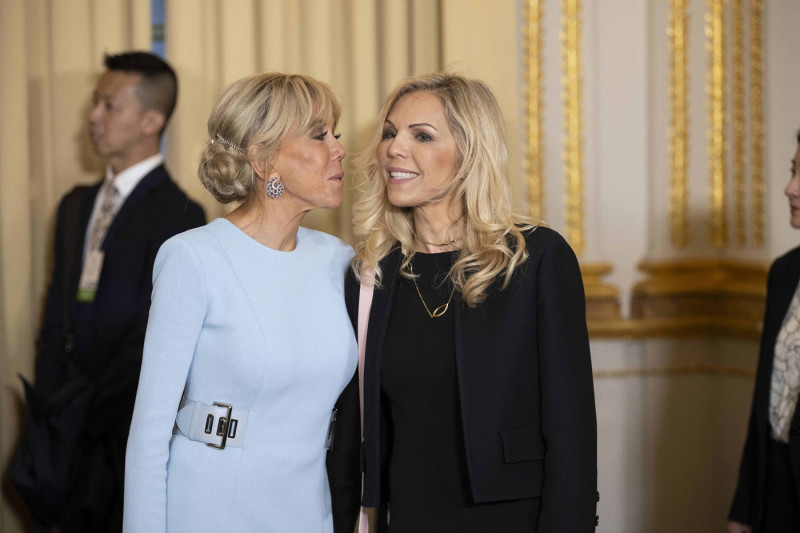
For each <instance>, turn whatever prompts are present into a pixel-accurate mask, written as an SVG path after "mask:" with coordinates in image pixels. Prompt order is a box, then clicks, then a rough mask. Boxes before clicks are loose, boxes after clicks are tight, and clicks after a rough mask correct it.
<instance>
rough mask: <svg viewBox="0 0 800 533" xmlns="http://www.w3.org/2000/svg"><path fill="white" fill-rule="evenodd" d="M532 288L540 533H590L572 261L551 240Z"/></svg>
mask: <svg viewBox="0 0 800 533" xmlns="http://www.w3.org/2000/svg"><path fill="white" fill-rule="evenodd" d="M536 284H537V295H538V297H537V313H536V325H537V344H538V353H539V372H540V378H539V379H540V390H541V425H542V434H543V436H544V439H545V446H546V451H545V460H544V484H543V487H542V495H541V498H542V500H541V510H540V514H539V527H538V529H537V531H540V532H542V533H557V532H563V531H570V532H573V533H577V532H589V531H594V528H595V522H596V514H595V511H596V506H597V499H598V494H597V419H596V415H595V405H594V386H593V381H592V366H591V358H590V354H589V335H588V332H587V328H586V302H585V297H584V292H583V282H582V280H581V273H580V268H579V267H578V261H577V258H576V257H575V254H574V253H573V251H572V249H571V248H570V247H569V245H568V244H567V243H566V241H564V239H563V238H562V237H561V236H559V235H556V236H555V238H553V239H551V240H550V241H549V242H548V243H547V245H546V249H545V250H544V251H543V254H542V257H541V260H540V264H539V270H538V276H537V279H536Z"/></svg>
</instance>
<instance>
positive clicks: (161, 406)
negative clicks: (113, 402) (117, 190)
mask: <svg viewBox="0 0 800 533" xmlns="http://www.w3.org/2000/svg"><path fill="white" fill-rule="evenodd" d="M206 309H207V290H206V280H205V275H204V272H203V268H202V264H201V262H200V260H199V257H198V256H197V254H196V252H195V251H194V249H193V248H192V247H191V246H190V245H189V244H188V243H185V242H183V241H181V240H176V239H172V240H169V241H167V242H166V243H164V246H162V248H161V250H160V251H159V252H158V256H157V257H156V261H155V266H154V268H153V298H152V304H151V306H150V317H149V320H148V325H147V334H146V337H145V344H144V355H143V359H142V370H141V375H140V378H139V386H138V391H137V393H136V405H135V407H134V411H133V419H132V423H131V429H130V434H129V437H128V448H127V455H126V460H125V509H124V519H123V530H124V531H125V533H139V532H141V533H158V532H165V531H166V528H167V460H168V458H169V443H170V439H171V437H172V428H173V426H174V423H175V415H176V413H177V410H178V405H179V403H180V399H181V395H182V394H183V390H184V387H185V384H186V378H187V376H188V373H189V368H190V366H191V363H192V358H193V356H194V350H195V346H196V344H197V341H198V338H199V337H200V332H201V330H202V327H203V321H204V318H205V314H206Z"/></svg>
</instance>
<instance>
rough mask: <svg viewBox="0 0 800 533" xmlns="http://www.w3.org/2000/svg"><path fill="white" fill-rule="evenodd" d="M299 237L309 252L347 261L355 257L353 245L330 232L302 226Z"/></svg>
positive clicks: (298, 232)
mask: <svg viewBox="0 0 800 533" xmlns="http://www.w3.org/2000/svg"><path fill="white" fill-rule="evenodd" d="M297 238H298V240H299V241H301V242H302V243H303V247H304V249H306V250H309V253H313V254H315V255H316V254H326V255H328V256H329V257H332V258H335V259H336V260H340V261H343V262H345V263H348V262H350V259H352V257H353V253H354V252H353V247H352V246H350V245H349V244H347V243H346V242H344V241H343V240H341V239H340V238H338V237H336V236H334V235H331V234H330V233H325V232H324V231H319V230H315V229H310V228H305V227H303V226H300V228H298V230H297Z"/></svg>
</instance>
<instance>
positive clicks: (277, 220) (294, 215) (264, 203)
mask: <svg viewBox="0 0 800 533" xmlns="http://www.w3.org/2000/svg"><path fill="white" fill-rule="evenodd" d="M287 207H288V206H286V205H281V202H280V200H273V199H271V198H270V199H267V198H266V197H265V198H255V199H252V200H249V201H246V202H245V203H243V204H242V205H240V206H239V207H237V208H236V209H234V210H233V211H231V212H230V213H229V214H228V215H227V216H226V217H225V218H227V219H228V220H229V221H230V222H231V223H232V224H234V225H235V226H236V227H238V228H239V229H240V230H242V231H243V232H245V233H246V234H247V235H249V236H250V237H252V238H253V239H254V240H256V241H258V242H259V243H261V244H263V245H264V246H266V247H268V248H272V249H273V250H280V251H282V252H290V251H292V250H294V249H295V247H296V246H297V230H298V228H299V227H300V222H302V220H303V217H304V216H305V214H306V211H302V212H299V213H298V212H296V211H291V210H288V209H286V208H287Z"/></svg>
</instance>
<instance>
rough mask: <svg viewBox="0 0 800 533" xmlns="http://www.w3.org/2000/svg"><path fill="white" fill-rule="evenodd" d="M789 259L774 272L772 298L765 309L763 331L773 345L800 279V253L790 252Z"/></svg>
mask: <svg viewBox="0 0 800 533" xmlns="http://www.w3.org/2000/svg"><path fill="white" fill-rule="evenodd" d="M787 259H789V261H787V262H786V264H785V265H782V269H781V271H780V272H776V275H778V276H779V277H778V278H777V279H776V280H775V287H773V288H772V289H773V290H772V294H770V295H769V296H770V297H771V298H772V300H773V301H772V303H771V305H770V308H769V309H767V310H766V312H767V313H768V319H767V320H766V328H768V331H767V330H766V328H765V331H764V333H765V334H766V335H767V340H770V339H771V342H772V344H773V347H774V342H775V340H776V339H777V338H778V332H779V331H780V329H781V326H782V325H783V319H784V317H786V313H787V312H788V311H789V306H790V305H791V303H792V298H794V293H795V290H796V289H797V282H798V280H800V254H792V255H791V256H790V257H788V258H787Z"/></svg>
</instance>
